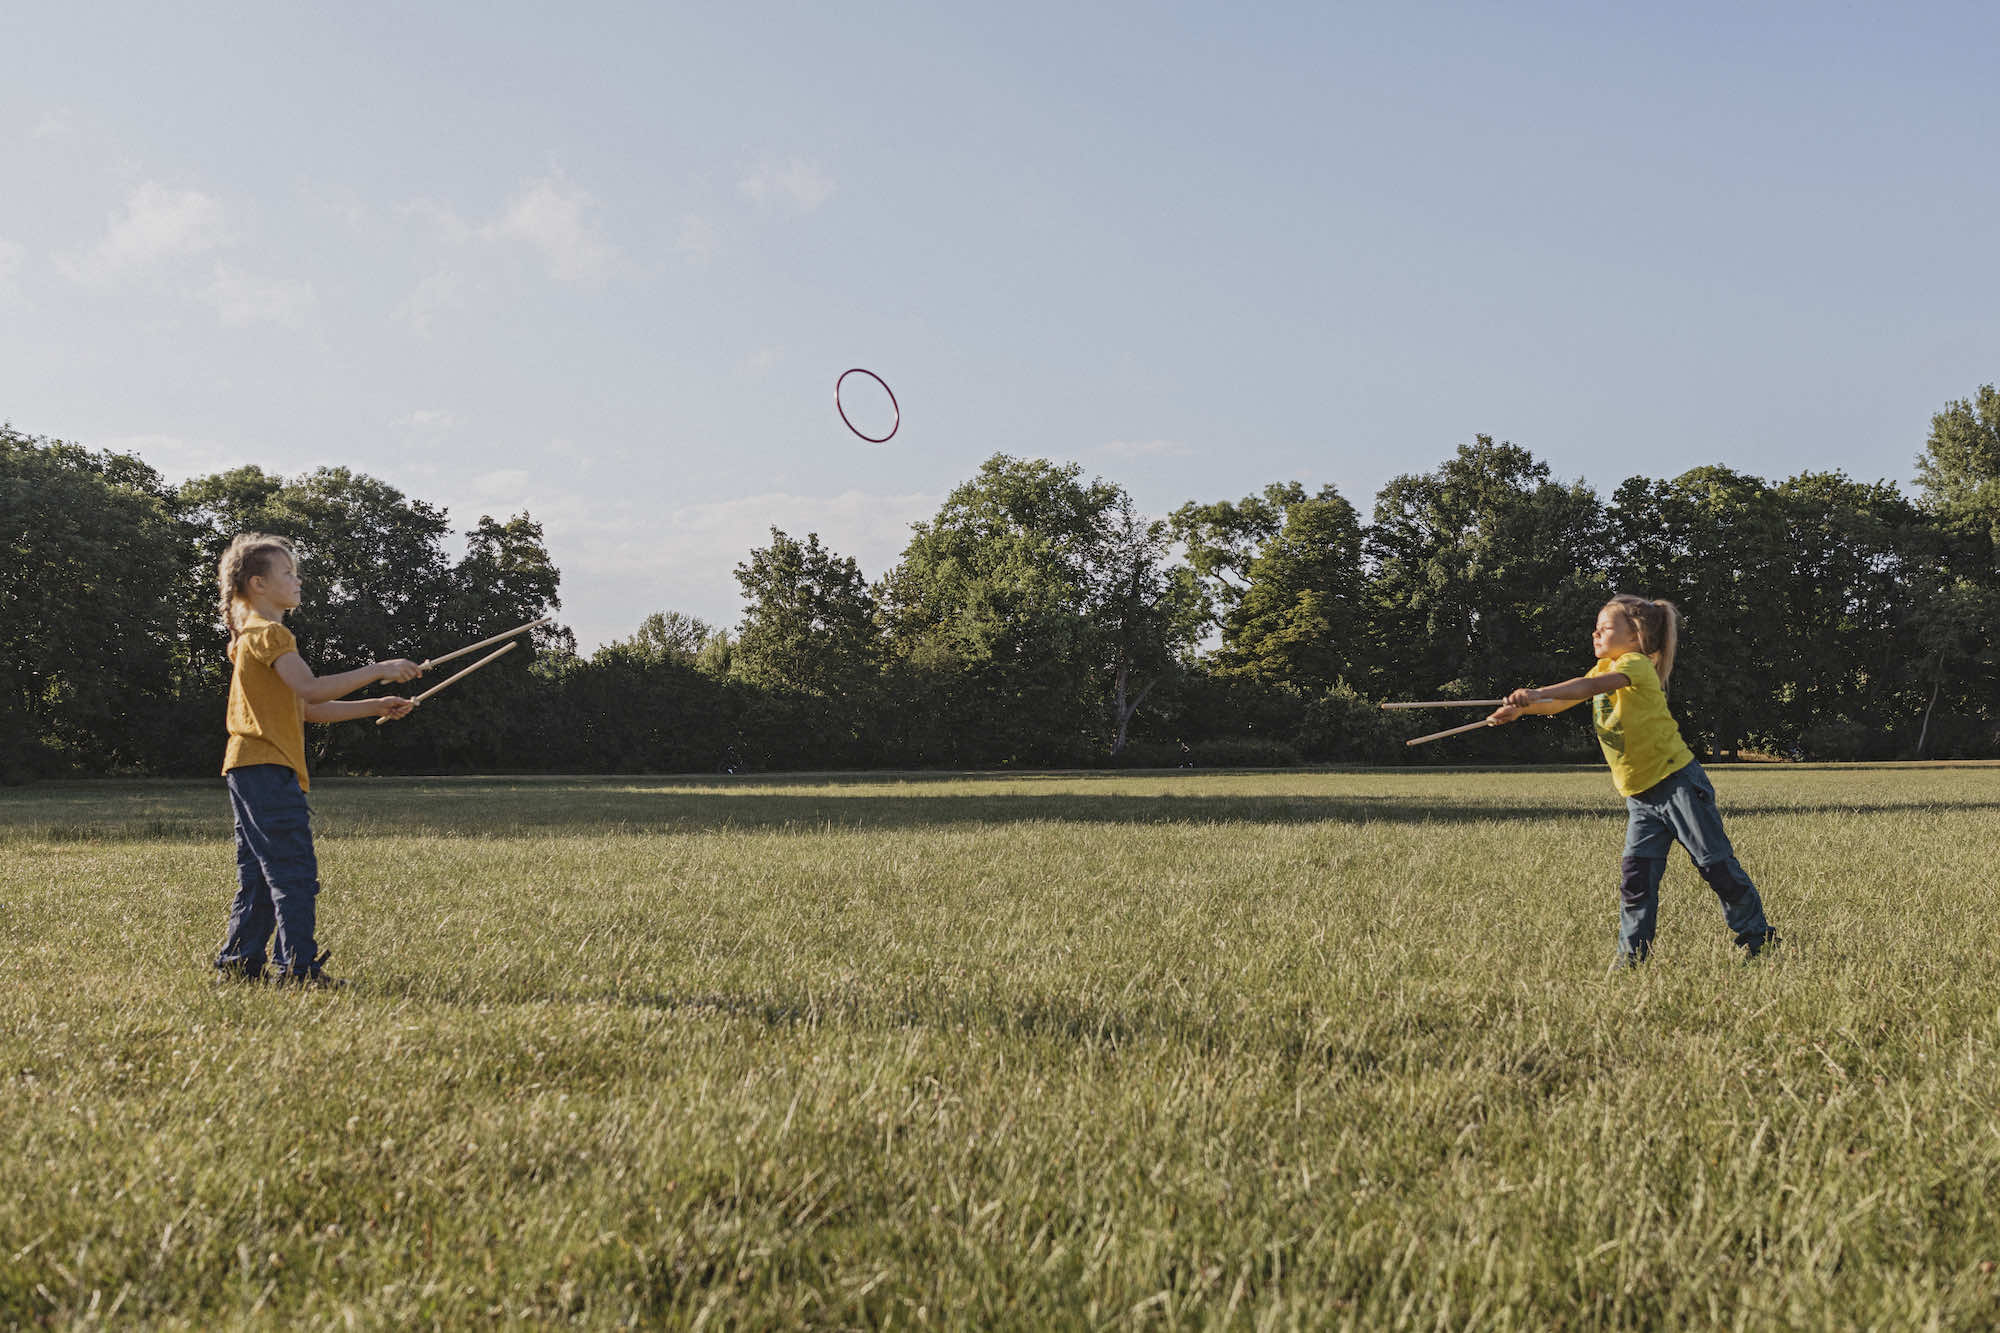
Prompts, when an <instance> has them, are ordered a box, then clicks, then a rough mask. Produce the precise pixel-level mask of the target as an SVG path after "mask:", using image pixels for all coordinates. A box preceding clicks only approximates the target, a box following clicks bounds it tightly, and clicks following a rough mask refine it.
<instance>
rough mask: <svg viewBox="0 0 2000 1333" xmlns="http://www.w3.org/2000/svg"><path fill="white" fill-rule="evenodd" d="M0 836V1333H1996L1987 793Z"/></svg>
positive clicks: (1514, 780)
mask: <svg viewBox="0 0 2000 1333" xmlns="http://www.w3.org/2000/svg"><path fill="white" fill-rule="evenodd" d="M1713 775H1714V778H1715V782H1716V786H1717V788H1718V790H1719V792H1720V794H1721V799H1722V802H1723V805H1724V808H1725V812H1726V813H1727V815H1728V817H1729V822H1730V827H1731V831H1732V833H1733V835H1734V837H1735V839H1736V843H1737V847H1738V850H1739V852H1740V854H1741V856H1742V859H1743V861H1744V863H1745V865H1746V866H1747V867H1748V869H1749V870H1750V871H1751V873H1752V874H1753V875H1754V876H1755V877H1756V878H1757V880H1758V881H1759V883H1760V885H1761V887H1762V889H1763V892H1764V895H1765V901H1766V904H1767V906H1768V908H1769V911H1770V914H1771V919H1772V921H1773V923H1774V924H1775V925H1776V926H1777V927H1778V928H1779V929H1780V930H1781V931H1782V932H1783V933H1784V935H1785V936H1786V939H1787V944H1786V946H1785V948H1784V949H1783V950H1782V951H1780V953H1779V954H1778V955H1777V956H1775V957H1772V958H1769V959H1765V960H1759V961H1757V962H1754V963H1745V962H1744V961H1742V960H1740V959H1739V958H1738V957H1737V956H1736V955H1735V953H1734V952H1733V951H1732V950H1731V948H1730V947H1729V941H1728V937H1727V935H1726V933H1725V931H1724V929H1723V926H1722V921H1721V914H1720V912H1719V910H1718V909H1717V906H1716V904H1715V901H1714V899H1713V896H1712V895H1711V894H1710V892H1709V890H1708V889H1707V887H1706V886H1705V885H1704V884H1702V882H1701V881H1700V880H1699V879H1698V878H1697V877H1696V876H1695V875H1694V873H1693V871H1692V870H1691V869H1690V868H1689V867H1688V865H1687V863H1686V861H1685V859H1684V857H1682V856H1681V854H1679V853H1676V854H1675V861H1674V863H1673V865H1672V868H1671V869H1670V870H1669V872H1668V876H1667V882H1666V886H1665V890H1664V903H1663V908H1662V921H1661V933H1660V940H1659V945H1658V948H1657V952H1656V954H1655V957H1654V959H1653V961H1652V962H1651V963H1650V964H1648V965H1647V966H1646V967H1645V968H1644V969H1643V970H1641V971H1639V972H1638V973H1636V974H1630V975H1615V976H1613V975H1607V970H1606V965H1607V963H1608V962H1609V960H1610V956H1611V949H1612V926H1613V921H1614V918H1615V913H1616V899H1617V893H1616V889H1617V860H1618V853H1619V847H1620V840H1621V837H1622V832H1623V807H1622V804H1621V803H1620V802H1619V801H1618V800H1617V799H1616V797H1615V796H1614V794H1613V793H1612V791H1611V789H1610V786H1609V782H1608V780H1607V778H1606V776H1605V774H1604V773H1603V772H1602V771H1601V770H1583V769H1577V770H1567V769H1565V770H1529V771H1511V772H1448V771H1415V772H1412V771H1391V772H1369V771H1357V772H1334V773H1312V772H1286V773H1276V774H1205V773H1186V774H1171V775H1146V776H1126V775H1116V776H1099V775H1087V776H1047V777H1039V776H1024V777H1018V778H988V777H973V778H949V777H939V778H930V777H923V778H916V777H912V778H897V777H874V776H870V777H849V778H839V779H828V778H795V779H786V778H775V779H762V780H739V779H723V780H671V779H659V780H646V779H599V780H528V779H521V780H511V779H495V780H428V781H386V780H385V781H347V782H336V781H327V782H325V783H323V784H321V786H320V789H319V790H317V791H316V792H315V793H314V805H315V809H316V816H315V818H316V829H317V833H318V842H319V851H320V862H321V872H322V879H323V883H324V891H323V893H322V895H321V898H320V925H321V938H322V942H323V943H326V944H330V945H331V946H332V948H333V951H334V959H333V963H332V968H333V970H334V971H336V972H338V973H340V974H342V975H345V976H350V977H352V978H354V979H355V981H356V982H357V984H356V985H355V986H354V987H353V988H352V989H351V990H348V991H345V992H341V993H334V994H300V993H295V992H278V991H272V990H269V989H266V988H262V987H250V986H244V985H233V986H229V985H225V986H217V985H216V984H215V983H214V982H212V980H211V979H210V975H209V972H208V969H207V960H208V958H209V956H210V955H211V954H212V953H213V951H214V948H215V945H216V942H217V940H218V938H219V936H220V932H221V925H222V918H223V912H224V908H225V905H226V903H227V900H228V896H229V894H230V892H231V889H232V887H233V873H234V854H233V848H232V844H231V841H230V831H229V821H228V807H227V801H226V798H225V796H224V793H223V792H222V790H221V787H220V784H219V783H217V782H208V783H187V784H170V783H136V782H135V783H101V784H75V785H52V786H45V787H40V788H34V789H29V790H25V791H11V792H5V793H0V1006H4V1014H5V1018H6V1022H5V1024H4V1031H0V1097H4V1112H5V1113H4V1117H0V1324H4V1325H7V1326H15V1325H27V1326H56V1327H64V1326H72V1325H80V1324H87V1323H91V1322H94V1321H99V1320H102V1321H107V1322H111V1323H121V1324H140V1325H145V1326H153V1327H176V1326H184V1327H202V1328H209V1327H218V1326H222V1327H228V1326H237V1325H250V1326H269V1327H277V1326H281V1325H282V1326H307V1327H312V1326H320V1327H334V1326H339V1327H352V1326H362V1327H402V1326H410V1325H441V1326H452V1327H459V1326H526V1325H545V1324H551V1323H569V1324H574V1325H578V1326H585V1327H615V1326H621V1325H636V1326H640V1327H694V1326H701V1327H709V1328H715V1327H744V1328H783V1327H876V1326H880V1327H899V1328H901V1327H926V1326H935V1327H1013V1328H1030V1327H1036V1328H1040V1327H1048V1328H1098V1327H1112V1328H1123V1327H1134V1328H1186V1327H1208V1326H1217V1327H1220V1326H1238V1327H1245V1328H1250V1327H1256V1328H1290V1327H1325V1328H1367V1329H1378V1328H1413V1329H1416V1328H1423V1329H1429V1328H1478V1329H1502V1328H1512V1329H1545V1328H1599V1327H1606V1328H1626V1327H1631V1328H1640V1327H1682V1326H1690V1325H1697V1324H1699V1325H1710V1324H1713V1325H1720V1326H1728V1327H1744V1328H1798V1327H1805V1328H1854V1327H1909V1328H1916V1327H1941V1328H1968V1329H1970V1328H1987V1327H1992V1326H1993V1325H1994V1324H1995V1323H1996V1321H2000V1274H1996V1273H1995V1272H1994V1271H1993V1269H1994V1261H1996V1260H2000V956H1996V949H1995V933H1996V907H1997V906H2000V891H1996V882H1995V881H1996V871H1995V854H1996V850H2000V767H1995V766H1978V765H1968V766H1938V767H1880V768H1794V767H1782V768H1780V767H1757V768H1741V769H1738V768H1719V769H1717V770H1715V771H1714V774H1713Z"/></svg>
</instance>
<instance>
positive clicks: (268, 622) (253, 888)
mask: <svg viewBox="0 0 2000 1333" xmlns="http://www.w3.org/2000/svg"><path fill="white" fill-rule="evenodd" d="M216 583H217V585H218V587H219V589H220V591H221V593H222V623H223V625H224V626H225V627H226V628H227V629H228V631H229V660H230V664H231V665H232V666H233V668H234V670H233V671H232V673H231V674H230V677H229V746H228V748H227V749H226V750H225V751H224V752H223V759H222V773H223V777H224V778H225V779H226V780H227V782H228V784H229V804H230V807H231V809H232V810H233V811H234V813H235V816H236V884H237V887H236V898H235V901H233V902H232V903H231V904H230V907H229V929H228V934H227V935H226V937H225V938H224V940H223V944H222V950H221V952H220V953H218V954H217V955H216V959H215V966H216V968H217V969H218V970H219V971H220V972H221V974H222V975H223V976H225V977H241V978H247V979H256V978H259V977H262V976H263V975H264V967H265V954H264V950H265V946H266V944H268V943H269V941H270V939H271V934H272V931H273V929H274V928H275V930H276V932H277V936H278V947H277V951H276V956H275V958H273V959H272V961H273V962H275V963H276V965H277V978H276V979H277V980H278V981H280V982H289V983H293V984H304V985H313V986H327V985H339V984H340V983H339V982H337V981H335V980H334V979H333V978H331V977H329V976H327V975H326V973H325V971H324V970H323V968H322V965H323V964H324V963H325V962H326V955H325V954H323V953H316V952H315V951H314V941H313V929H314V925H315V912H314V902H315V899H317V897H318V896H319V862H318V859H317V858H316V857H315V856H314V854H313V843H312V814H311V811H310V810H309V809H308V808H307V805H306V792H307V791H309V790H311V788H312V779H311V777H310V776H309V775H308V774H307V772H306V729H305V724H306V723H308V722H346V721H350V720H352V719H355V718H363V717H402V716H403V715H404V714H406V713H408V712H409V711H410V709H411V708H412V707H413V705H412V704H411V702H410V701H409V700H408V699H404V698H398V697H393V696H392V697H387V698H379V699H355V700H350V701H348V702H345V703H336V702H334V701H335V700H338V699H340V697H341V696H342V695H345V694H351V693H352V692H354V691H355V690H358V689H360V688H361V687H362V686H364V685H372V684H374V683H375V682H376V681H378V680H379V681H404V680H410V679H412V678H413V677H415V676H417V675H419V674H421V671H422V668H420V667H419V666H418V665H417V664H416V663H415V662H411V661H408V660H406V659H402V658H398V659H397V660H395V661H392V662H375V663H371V664H370V665H368V666H365V667H361V668H359V669H357V670H354V671H347V672H343V673H341V674H340V675H337V676H315V675H314V674H313V672H312V668H311V667H309V666H307V665H306V663H305V659H303V658H301V657H300V656H299V654H298V641H297V640H296V639H294V638H293V637H292V632H291V631H290V630H288V629H286V628H285V625H284V620H285V613H286V612H287V611H291V610H294V609H296V608H297V607H298V605H299V592H300V589H301V587H302V584H301V582H300V579H299V570H298V558H297V557H296V556H295V555H294V554H293V553H292V548H291V544H290V543H289V542H287V541H285V540H284V539H283V538H281V537H267V536H265V535H264V534H263V533H260V532H246V533H244V534H242V535H241V536H239V537H237V538H236V539H235V540H234V541H232V542H230V543H229V549H228V550H227V551H225V552H223V555H222V560H221V562H220V564H219V565H218V566H217V568H216Z"/></svg>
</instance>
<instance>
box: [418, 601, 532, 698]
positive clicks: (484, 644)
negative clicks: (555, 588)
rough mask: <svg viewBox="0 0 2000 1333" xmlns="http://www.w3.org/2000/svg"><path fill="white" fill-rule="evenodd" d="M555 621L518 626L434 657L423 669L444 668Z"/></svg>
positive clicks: (454, 677)
mask: <svg viewBox="0 0 2000 1333" xmlns="http://www.w3.org/2000/svg"><path fill="white" fill-rule="evenodd" d="M554 619H555V617H554V616H543V617H542V618H541V619H540V620H530V621H529V622H528V623H527V624H525V625H519V626H516V627H515V628H513V629H510V630H508V631H507V632H506V633H505V634H496V635H494V636H493V637H492V638H490V639H481V640H480V641H479V642H478V643H475V644H472V645H470V646H468V647H465V648H460V649H459V650H458V651H457V652H451V653H446V654H445V655H444V656H443V657H433V658H432V659H431V660H430V661H428V662H426V663H424V667H423V669H424V670H426V671H429V670H430V669H431V668H432V667H434V666H443V665H444V664H445V663H446V662H449V661H451V659H452V658H454V657H463V656H465V655H466V654H467V653H476V652H478V651H479V650H480V649H481V648H488V647H491V646H492V645H494V644H496V643H498V642H500V640H502V639H511V638H513V637H514V636H515V635H516V634H519V633H521V632H523V631H524V630H531V629H533V628H535V627H536V626H537V625H546V624H548V623H549V622H550V621H551V620H554ZM457 679H458V677H456V676H453V677H452V680H457ZM446 683H447V684H449V683H450V682H449V681H447V682H446Z"/></svg>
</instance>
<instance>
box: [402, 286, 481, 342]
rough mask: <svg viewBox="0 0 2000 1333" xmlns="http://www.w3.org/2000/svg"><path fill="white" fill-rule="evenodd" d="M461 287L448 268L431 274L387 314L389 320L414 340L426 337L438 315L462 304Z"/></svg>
mask: <svg viewBox="0 0 2000 1333" xmlns="http://www.w3.org/2000/svg"><path fill="white" fill-rule="evenodd" d="M465 285H466V284H465V279H463V278H461V277H460V276H459V275H458V274H456V273H454V272H452V271H451V270H449V269H445V270H441V271H439V272H436V273H433V274H431V275H430V276H429V277H427V278H425V279H424V280H423V281H422V282H419V283H418V284H417V285H416V288H415V290H413V291H412V292H411V293H410V294H409V295H408V296H406V297H404V298H403V302H402V304H401V305H398V306H397V307H396V308H395V309H394V310H392V311H390V312H389V318H390V320H391V321H393V322H394V323H397V324H400V325H402V326H403V327H404V328H405V329H407V330H409V331H410V332H411V333H414V334H416V335H417V336H418V337H420V338H427V337H429V336H430V332H431V326H432V325H433V324H434V323H436V322H437V317H438V316H439V315H441V314H443V313H444V312H445V311H447V310H453V309H456V308H457V307H458V306H459V305H461V304H463V302H464V299H465Z"/></svg>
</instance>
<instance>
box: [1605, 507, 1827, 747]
mask: <svg viewBox="0 0 2000 1333" xmlns="http://www.w3.org/2000/svg"><path fill="white" fill-rule="evenodd" d="M1607 518H1608V521H1609V525H1610V543H1609V549H1610V552H1611V568H1610V571H1609V573H1610V581H1611V584H1612V587H1613V589H1614V590H1615V591H1618V592H1629V593H1636V594H1638V595H1639V596H1642V597H1659V598H1665V599H1667V600H1668V601H1671V602H1673V603H1674V604H1675V605H1676V606H1677V607H1678V608H1679V609H1680V612H1681V617H1682V619H1681V640H1680V652H1679V655H1678V661H1677V664H1676V666H1675V669H1674V675H1673V678H1672V680H1671V681H1670V682H1669V689H1670V690H1671V692H1672V694H1673V700H1674V714H1675V716H1676V717H1677V718H1678V719H1679V720H1680V722H1681V726H1682V730H1683V731H1684V732H1685V733H1687V735H1688V737H1689V740H1690V742H1691V743H1694V744H1696V745H1697V746H1698V747H1702V748H1712V749H1716V750H1721V751H1726V752H1729V753H1732V754H1733V753H1736V752H1738V751H1740V750H1741V749H1742V748H1743V747H1744V746H1745V745H1746V744H1749V743H1750V742H1751V741H1752V740H1760V741H1771V742H1773V743H1776V741H1777V737H1778V733H1779V732H1780V730H1781V729H1782V728H1781V727H1780V725H1779V722H1778V719H1777V715H1776V713H1775V711H1774V705H1775V702H1776V700H1775V697H1774V691H1773V689H1772V681H1773V672H1774V670H1776V669H1777V664H1778V663H1779V662H1781V661H1782V660H1783V659H1784V653H1785V650H1784V639H1783V621H1782V619H1780V618H1778V617H1776V616H1774V615H1773V607H1772V605H1771V598H1772V595H1773V593H1774V592H1775V591H1776V590H1777V589H1778V588H1780V587H1781V586H1784V584H1785V581H1786V580H1787V579H1788V577H1789V574H1788V571H1789V568H1790V564H1789V559H1790V557H1789V554H1788V552H1787V546H1786V544H1787V541H1788V540H1789V530H1788V527H1787V520H1786V512H1785V506H1784V504H1783V503H1782V501H1781V500H1780V498H1779V497H1778V496H1777V494H1776V493H1775V492H1774V491H1773V490H1772V489H1771V487H1770V486H1769V485H1767V484H1766V483H1765V482H1764V481H1763V480H1762V479H1760V478H1757V477H1752V476H1748V475H1746V474H1744V473H1741V472H1737V471H1734V470H1732V469H1730V468H1725V467H1700V468H1694V469H1692V470H1690V471H1687V472H1684V473H1682V474H1681V475H1680V476H1678V477H1676V478H1674V479H1672V480H1671V481H1656V480H1653V479H1650V478H1646V477H1633V478H1630V479H1629V480H1627V481H1626V482H1624V483H1623V484H1622V485H1620V486H1619V487H1618V489H1617V491H1616V492H1614V493H1613V495H1612V500H1611V504H1610V507H1609V509H1608V511H1607Z"/></svg>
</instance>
